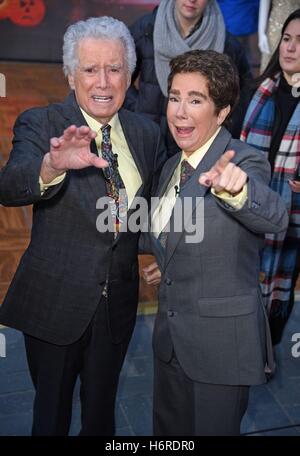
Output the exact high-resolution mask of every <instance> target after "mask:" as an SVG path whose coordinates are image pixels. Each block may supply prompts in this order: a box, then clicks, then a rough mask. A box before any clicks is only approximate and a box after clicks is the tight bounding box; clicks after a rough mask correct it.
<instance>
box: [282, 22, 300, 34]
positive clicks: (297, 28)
mask: <svg viewBox="0 0 300 456" xmlns="http://www.w3.org/2000/svg"><path fill="white" fill-rule="evenodd" d="M284 33H288V34H289V35H300V19H293V20H292V21H291V22H290V23H289V24H288V26H287V27H286V29H285V31H284Z"/></svg>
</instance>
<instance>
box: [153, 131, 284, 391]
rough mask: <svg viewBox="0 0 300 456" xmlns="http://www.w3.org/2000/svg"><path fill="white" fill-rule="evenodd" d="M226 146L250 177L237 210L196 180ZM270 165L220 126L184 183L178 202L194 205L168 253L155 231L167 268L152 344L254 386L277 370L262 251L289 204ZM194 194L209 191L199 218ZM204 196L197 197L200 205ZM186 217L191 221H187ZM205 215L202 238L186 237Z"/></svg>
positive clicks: (196, 374)
mask: <svg viewBox="0 0 300 456" xmlns="http://www.w3.org/2000/svg"><path fill="white" fill-rule="evenodd" d="M228 149H234V150H235V151H236V155H235V157H234V159H233V162H234V163H236V164H237V165H238V166H240V167H241V168H242V169H243V170H244V171H245V172H246V173H247V174H248V177H249V180H248V184H247V186H248V200H247V202H246V203H245V205H244V207H243V208H242V209H240V210H235V209H233V208H232V207H230V206H229V205H227V204H224V202H222V201H221V200H220V199H218V198H217V197H214V196H213V195H212V193H211V192H210V189H208V188H207V187H204V186H201V185H200V184H199V183H198V178H199V175H200V174H201V173H203V172H205V171H207V170H209V169H210V168H211V166H212V165H213V164H214V163H215V162H216V160H217V159H218V158H219V157H220V156H221V154H223V153H224V152H225V151H226V150H228ZM179 159H180V156H179V154H178V155H177V156H174V157H172V158H171V159H169V160H168V161H167V162H166V163H165V166H164V167H163V170H162V173H161V178H160V183H159V187H158V191H157V194H158V196H162V195H163V194H164V191H165V189H166V187H167V184H168V182H169V180H170V178H171V176H172V175H173V172H174V170H175V168H176V166H177V164H178V162H179ZM269 178H270V167H269V164H268V162H267V161H266V159H265V158H264V157H263V156H262V154H261V153H259V152H258V151H256V150H255V149H253V148H251V147H249V146H248V145H246V144H244V143H242V142H240V141H238V140H233V139H232V138H231V135H230V134H229V132H228V131H227V130H226V129H225V128H222V129H221V131H220V133H219V134H218V136H217V137H216V139H215V141H214V142H213V144H212V146H211V147H210V149H209V151H208V152H207V154H206V155H205V157H204V158H203V160H202V161H201V162H200V164H199V166H198V167H197V169H196V171H195V173H194V174H193V176H192V177H191V178H190V180H189V181H187V183H186V184H185V186H184V187H183V188H182V189H181V192H180V195H179V198H177V203H176V205H175V207H176V206H177V205H178V204H180V203H182V204H183V205H185V203H186V201H185V200H184V199H185V197H192V201H193V210H192V213H191V214H190V219H189V221H188V223H186V225H185V227H186V228H185V227H184V228H183V230H180V232H175V230H174V228H172V224H173V219H174V212H175V208H174V210H173V214H172V217H171V232H170V233H169V235H168V238H167V244H166V249H165V252H164V255H163V254H162V251H161V250H160V249H159V248H158V244H157V241H156V240H155V238H154V236H152V235H151V238H152V246H153V251H154V253H155V255H156V258H157V261H158V264H159V266H160V269H161V272H162V280H161V285H160V288H159V310H158V314H157V318H156V322H155V328H154V336H153V346H154V351H155V354H156V356H158V357H159V358H160V359H162V360H164V361H166V362H167V361H168V360H170V358H171V356H172V351H173V349H174V350H175V353H176V356H177V358H178V360H179V363H180V364H181V366H182V368H183V369H184V371H185V373H186V374H187V375H188V376H189V377H190V378H191V379H193V380H196V381H199V382H205V383H212V384H223V385H227V384H228V385H252V384H259V383H262V382H264V381H265V379H266V377H265V367H266V364H268V367H267V369H268V370H272V368H273V360H272V347H271V339H270V333H269V328H268V323H267V318H266V314H265V309H264V307H263V303H262V297H261V293H260V286H259V264H260V261H259V251H260V248H261V246H262V242H263V237H264V236H263V235H264V233H266V232H278V231H281V230H283V229H285V228H286V226H287V223H288V216H287V212H286V208H285V205H284V203H283V202H282V201H281V199H280V198H279V196H278V195H277V194H276V193H274V192H273V191H271V190H270V188H269V187H268V181H269ZM196 197H203V198H204V199H203V200H202V202H203V203H204V220H203V217H202V218H201V217H200V218H198V219H197V220H196V212H197V211H196V206H197V202H196ZM199 204H201V202H199V201H198V206H199ZM185 221H186V220H185ZM203 221H204V236H203V240H202V241H198V242H196V243H187V242H186V240H187V237H186V234H187V231H189V229H190V227H191V223H193V224H195V223H197V226H199V224H201V223H202V222H203Z"/></svg>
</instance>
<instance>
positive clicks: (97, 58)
mask: <svg viewBox="0 0 300 456" xmlns="http://www.w3.org/2000/svg"><path fill="white" fill-rule="evenodd" d="M77 56H78V59H79V62H80V63H81V64H82V63H91V64H92V63H95V64H98V63H103V64H112V63H114V64H116V63H121V64H123V63H124V61H125V49H124V46H123V43H122V42H121V41H120V40H111V39H100V38H85V39H82V40H81V41H79V43H78V47H77Z"/></svg>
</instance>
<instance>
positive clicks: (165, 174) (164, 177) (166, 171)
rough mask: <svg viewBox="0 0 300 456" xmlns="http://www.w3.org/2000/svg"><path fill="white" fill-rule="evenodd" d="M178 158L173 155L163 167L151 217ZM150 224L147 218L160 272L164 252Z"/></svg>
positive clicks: (163, 261) (178, 155)
mask: <svg viewBox="0 0 300 456" xmlns="http://www.w3.org/2000/svg"><path fill="white" fill-rule="evenodd" d="M180 158H181V153H178V154H176V155H174V156H173V157H172V158H170V159H169V160H168V161H167V163H166V164H165V165H164V167H163V169H162V172H161V176H160V179H159V184H158V188H157V191H156V195H155V197H156V198H157V200H156V201H155V202H154V204H153V207H151V215H152V214H154V212H155V210H156V208H157V206H158V205H159V202H160V199H161V198H162V196H163V195H164V194H165V191H166V189H167V187H168V184H169V182H170V180H171V178H172V176H173V174H174V172H175V170H176V168H177V166H178V164H179V162H180ZM151 223H152V220H151V216H150V217H149V233H150V237H151V241H152V246H153V250H154V253H155V257H156V259H157V261H158V264H159V267H160V269H161V270H162V269H163V266H164V263H165V252H163V251H162V249H161V248H160V247H159V245H158V241H157V238H156V237H155V236H154V235H153V233H152V230H151Z"/></svg>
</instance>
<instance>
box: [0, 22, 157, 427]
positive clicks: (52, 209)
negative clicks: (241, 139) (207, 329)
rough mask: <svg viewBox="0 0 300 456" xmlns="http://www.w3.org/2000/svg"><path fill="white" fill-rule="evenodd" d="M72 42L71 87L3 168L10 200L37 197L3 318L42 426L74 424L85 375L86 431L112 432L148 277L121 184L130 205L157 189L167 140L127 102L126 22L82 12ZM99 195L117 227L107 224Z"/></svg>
mask: <svg viewBox="0 0 300 456" xmlns="http://www.w3.org/2000/svg"><path fill="white" fill-rule="evenodd" d="M63 51H64V53H63V61H64V70H65V73H66V75H67V77H68V80H69V84H70V86H71V88H72V89H73V90H72V92H71V94H70V95H69V97H68V98H67V99H66V100H65V101H64V102H63V103H61V104H52V105H49V106H47V107H44V108H35V109H30V110H29V111H27V112H25V113H23V114H22V115H21V116H20V117H19V119H18V120H17V122H16V124H15V128H14V141H13V150H12V152H11V155H10V158H9V161H8V163H7V164H6V166H5V167H4V168H3V169H2V170H1V173H0V202H1V203H2V204H4V205H6V206H22V205H27V204H33V225H32V236H31V242H30V244H29V246H28V249H27V250H26V252H25V254H24V256H23V257H22V259H21V262H20V265H19V267H18V269H17V272H16V274H15V277H14V279H13V281H12V283H11V286H10V288H9V290H8V293H7V296H6V298H5V300H4V303H3V305H2V306H1V309H0V321H1V323H2V324H5V325H7V326H12V327H14V328H17V329H19V330H21V331H23V333H24V335H25V345H26V351H27V358H28V364H29V369H30V373H31V377H32V380H33V383H34V386H35V389H36V396H35V401H34V417H33V431H32V432H33V434H34V435H66V434H68V430H69V426H70V420H71V412H72V396H73V390H74V386H75V382H76V379H77V377H78V376H80V379H81V391H80V395H81V417H82V428H81V435H111V434H113V433H114V404H115V397H116V391H117V385H118V379H119V373H120V370H121V367H122V363H123V360H124V356H125V353H126V350H127V346H128V343H129V340H130V337H131V334H132V331H133V327H134V323H135V318H136V308H137V302H138V284H139V281H138V261H137V253H138V240H139V233H138V232H130V231H129V230H128V231H127V232H126V230H122V229H120V223H121V222H122V220H121V219H122V217H121V215H120V211H119V208H120V207H121V206H120V204H121V197H120V195H121V190H123V194H125V196H124V200H125V203H124V202H123V207H124V206H125V204H126V210H125V212H126V213H127V215H128V214H130V212H131V210H132V209H131V208H130V205H131V202H132V200H133V198H134V197H135V195H138V196H143V197H145V198H147V197H149V195H150V189H151V186H152V182H153V175H154V173H155V170H156V167H157V166H158V160H161V159H163V149H162V148H161V143H160V138H159V130H158V127H157V126H156V125H155V124H154V123H151V122H149V121H148V120H145V119H143V118H142V117H140V116H139V115H136V114H133V113H131V112H127V111H125V110H124V109H121V106H122V104H123V101H124V97H125V92H126V89H127V87H128V85H129V83H130V79H131V73H132V71H133V70H134V67H135V61H136V56H135V49H134V43H133V40H132V37H131V35H130V33H129V31H128V29H127V28H126V26H125V25H124V24H123V23H122V22H120V21H118V20H116V19H113V18H108V17H100V18H91V19H88V20H86V21H80V22H78V23H76V24H74V25H72V26H70V27H69V29H68V30H67V32H66V34H65V37H64V49H63ZM108 124H109V125H108ZM116 153H117V156H116ZM101 154H102V156H104V157H105V160H103V158H100V156H101ZM98 155H100V156H98ZM101 168H103V170H102V169H101ZM107 196H110V198H109V199H108V198H107ZM99 198H101V200H99ZM107 200H108V201H107ZM99 201H100V203H99ZM101 201H102V203H103V202H105V201H106V202H107V204H108V206H109V209H110V210H111V213H110V210H109V211H108V213H109V214H110V215H112V217H109V223H108V226H109V227H115V229H114V230H113V232H112V230H111V229H105V228H107V226H105V224H103V223H100V222H101V220H100V219H101V216H102V215H104V214H105V213H106V212H107V209H108V208H107V204H106V206H105V205H103V204H102V203H101ZM111 203H113V204H111ZM101 207H102V209H101ZM128 208H129V209H128ZM99 217H100V219H99ZM99 220H100V222H99ZM112 221H113V222H114V224H113V225H112V223H110V222H112ZM123 221H124V220H123ZM96 225H97V227H96Z"/></svg>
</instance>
